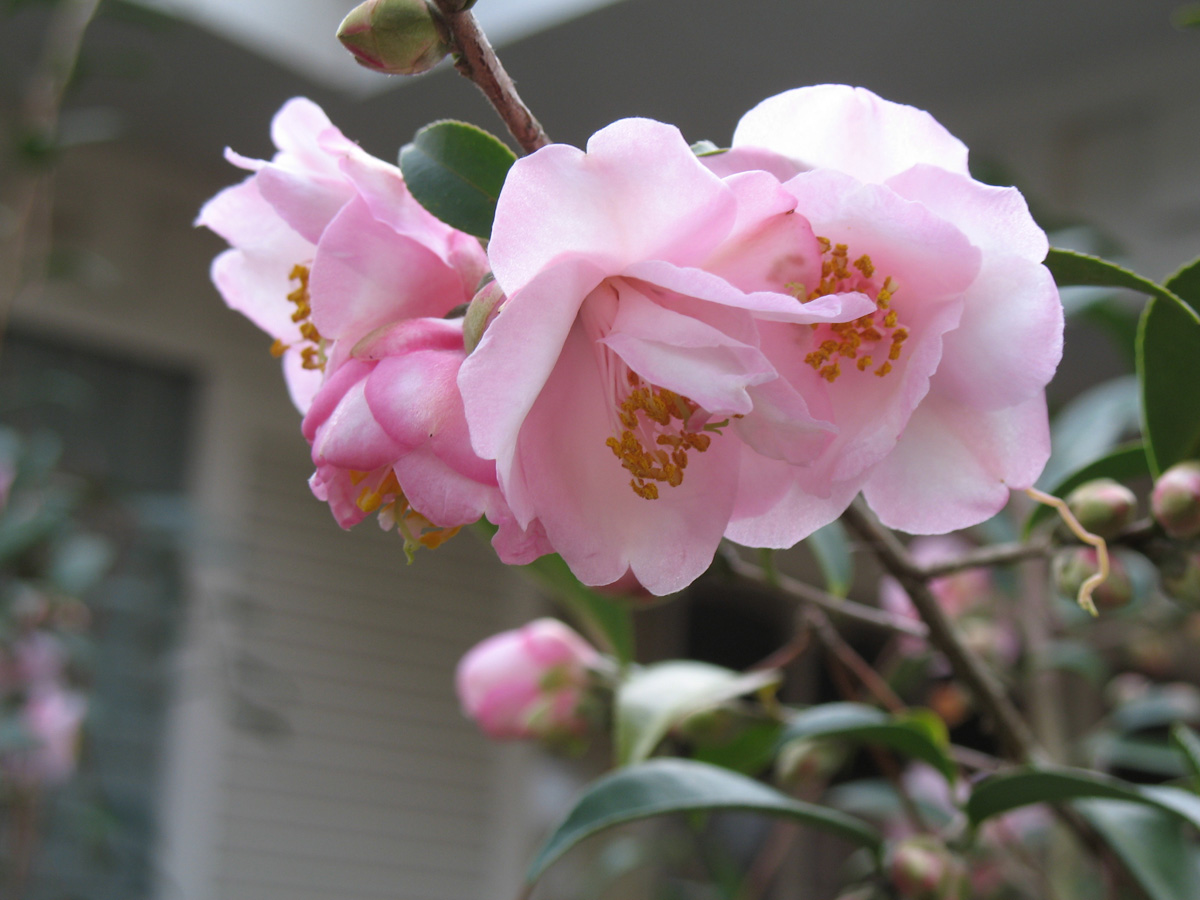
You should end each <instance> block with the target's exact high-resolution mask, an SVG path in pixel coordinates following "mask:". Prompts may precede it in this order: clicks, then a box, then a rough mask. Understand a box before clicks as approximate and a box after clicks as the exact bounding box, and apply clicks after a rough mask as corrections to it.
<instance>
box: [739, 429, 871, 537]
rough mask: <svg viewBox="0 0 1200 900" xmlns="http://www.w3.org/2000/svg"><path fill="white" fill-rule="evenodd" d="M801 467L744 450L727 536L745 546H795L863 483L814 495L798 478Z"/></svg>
mask: <svg viewBox="0 0 1200 900" xmlns="http://www.w3.org/2000/svg"><path fill="white" fill-rule="evenodd" d="M797 471H799V470H798V469H797V467H796V466H792V465H789V464H788V463H786V462H782V461H780V460H773V459H765V458H764V457H762V456H759V455H758V454H757V453H755V452H754V451H753V450H751V449H750V448H749V447H745V448H743V450H742V465H741V468H740V471H739V476H738V489H737V502H736V504H735V506H734V509H733V514H732V516H731V517H730V521H729V524H728V526H727V527H726V529H725V536H726V537H727V538H729V539H730V540H731V541H736V542H737V543H739V544H744V545H745V546H747V547H774V548H776V549H785V548H788V547H793V546H795V545H796V544H797V543H798V542H799V541H802V540H804V538H806V537H808V536H809V535H810V534H812V533H813V532H814V531H816V530H817V529H818V528H821V527H823V526H825V525H828V524H829V523H830V522H832V521H833V520H834V519H836V518H837V517H838V516H840V515H841V514H842V513H843V512H845V510H846V507H847V506H849V505H850V501H851V500H853V499H854V496H855V494H857V493H858V489H859V484H860V482H859V481H848V482H841V483H827V484H826V485H825V489H826V492H827V496H824V497H821V496H816V495H814V494H812V493H809V492H808V491H806V490H805V489H804V488H803V487H802V486H801V485H800V484H799V483H798V482H797V481H796V480H795V478H794V477H793V476H794V475H795V474H796V472H797Z"/></svg>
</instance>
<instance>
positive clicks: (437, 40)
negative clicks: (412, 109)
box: [337, 0, 450, 75]
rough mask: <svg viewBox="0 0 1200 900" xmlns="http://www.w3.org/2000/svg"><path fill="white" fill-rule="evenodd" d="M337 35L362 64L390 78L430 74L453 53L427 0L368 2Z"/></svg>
mask: <svg viewBox="0 0 1200 900" xmlns="http://www.w3.org/2000/svg"><path fill="white" fill-rule="evenodd" d="M337 36H338V40H339V41H341V42H342V46H344V47H345V48H346V49H347V50H349V51H350V52H351V53H352V54H354V59H355V61H356V62H358V64H359V65H361V66H365V67H366V68H368V69H372V70H374V71H376V72H384V73H386V74H388V75H419V74H421V73H422V72H428V71H429V70H430V69H432V68H433V67H434V66H436V65H437V64H438V63H439V62H441V61H442V58H443V57H445V55H446V54H447V53H449V52H450V44H449V42H448V40H447V38H446V36H445V35H444V34H443V32H442V26H441V23H440V21H439V19H438V16H437V14H436V13H435V12H434V10H433V9H431V8H430V6H429V4H428V3H426V2H425V0H366V2H365V3H360V4H359V5H358V6H356V7H354V9H352V10H350V13H349V14H348V15H347V16H346V18H344V19H343V20H342V24H341V25H339V26H338V31H337Z"/></svg>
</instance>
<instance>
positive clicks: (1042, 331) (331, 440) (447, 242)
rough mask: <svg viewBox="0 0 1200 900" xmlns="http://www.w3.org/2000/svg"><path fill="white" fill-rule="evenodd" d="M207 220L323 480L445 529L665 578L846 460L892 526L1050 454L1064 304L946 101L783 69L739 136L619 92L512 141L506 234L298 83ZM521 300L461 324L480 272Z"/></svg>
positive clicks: (220, 264)
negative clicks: (481, 236)
mask: <svg viewBox="0 0 1200 900" xmlns="http://www.w3.org/2000/svg"><path fill="white" fill-rule="evenodd" d="M272 136H273V138H274V141H275V145H276V146H277V147H278V150H279V152H278V153H277V154H276V155H275V157H274V159H272V160H271V161H269V162H266V161H258V160H251V159H247V158H245V157H241V156H238V155H236V154H234V153H232V152H229V153H228V154H227V155H228V158H229V159H230V161H231V162H233V163H234V164H236V165H238V166H240V167H242V168H245V169H249V170H250V171H251V172H253V174H252V175H251V176H250V177H249V178H247V179H246V180H245V181H243V182H242V183H241V184H238V185H235V186H233V187H231V188H228V189H226V190H225V191H222V192H221V193H220V194H218V195H217V196H216V197H214V198H213V199H212V200H211V201H209V203H208V204H207V205H206V206H205V207H204V209H203V210H202V211H201V213H200V217H199V219H198V222H199V224H202V225H206V226H208V227H209V228H211V229H213V230H214V231H216V232H217V233H218V234H220V235H221V236H222V237H224V238H225V239H226V240H228V241H229V243H230V244H231V245H232V248H231V249H230V250H228V251H226V252H225V253H222V254H221V255H220V256H219V257H218V258H217V259H216V261H215V262H214V264H213V271H212V275H213V280H214V282H215V283H216V285H217V287H218V289H219V290H220V291H221V293H222V294H223V295H224V297H225V299H226V301H227V302H228V304H229V305H230V306H231V307H233V308H234V309H236V310H239V311H240V312H242V313H244V314H245V315H247V316H248V317H249V318H250V319H251V320H253V321H254V322H255V323H256V324H257V325H259V326H260V327H261V328H263V329H264V330H265V331H267V332H268V333H269V334H270V335H271V336H273V337H274V338H275V345H274V349H275V352H276V353H278V354H280V355H281V356H282V357H283V365H284V373H285V376H286V378H287V382H288V386H289V388H290V390H291V395H292V398H293V400H294V401H295V403H296V405H297V406H298V407H299V409H300V410H301V412H302V413H303V414H304V422H303V432H304V435H305V437H306V438H307V439H308V441H309V442H310V443H311V445H312V458H313V462H314V464H315V466H316V472H315V474H314V475H313V477H312V479H311V482H310V483H311V487H312V490H313V493H314V494H316V496H317V497H319V498H320V499H322V500H325V501H327V502H328V503H329V506H330V508H331V509H332V511H333V514H334V516H335V517H336V519H337V521H338V522H339V523H340V524H341V525H343V526H344V527H349V526H351V525H353V524H355V523H356V522H359V521H361V520H362V519H363V518H364V517H365V516H367V515H368V514H370V513H376V512H377V513H378V514H379V515H380V519H381V522H382V523H383V524H384V525H385V526H388V525H393V524H395V525H397V526H398V527H399V528H400V530H401V531H402V532H403V533H404V535H405V537H406V539H407V540H409V541H410V542H420V543H424V544H427V545H435V544H436V543H438V542H439V541H440V540H442V539H444V538H445V537H446V536H447V535H448V534H450V533H452V531H453V530H454V529H456V528H457V527H459V526H462V525H464V524H467V523H470V522H474V521H476V520H478V519H479V518H480V517H481V516H486V517H487V519H488V520H490V521H491V522H492V523H494V524H495V525H496V526H498V531H497V533H496V536H495V538H494V541H493V544H494V546H495V549H496V551H497V553H498V554H499V556H500V558H501V559H502V560H503V561H505V562H508V563H524V562H528V561H530V560H531V559H533V558H535V557H537V556H539V555H541V554H543V553H547V552H557V553H559V554H561V555H562V557H563V558H564V559H565V560H566V561H567V563H568V564H569V565H570V567H571V569H572V571H574V573H575V574H576V575H577V576H578V577H579V578H580V579H581V580H582V581H584V582H585V583H587V584H594V585H603V584H608V583H611V582H614V581H617V580H618V579H621V578H624V577H627V576H630V575H631V576H632V577H633V578H636V579H637V581H638V582H640V583H641V585H642V586H644V587H645V588H646V589H648V590H650V591H652V592H654V593H656V594H663V593H668V592H670V591H675V590H678V589H680V588H682V587H684V586H686V585H687V584H689V583H690V582H691V581H692V580H693V579H695V578H696V577H697V576H698V575H700V574H701V573H702V572H703V571H704V569H705V568H706V567H707V566H708V564H709V563H710V562H711V560H712V558H713V555H714V553H715V551H716V549H717V546H718V543H719V542H720V541H721V539H722V538H729V539H731V540H733V541H736V542H737V543H740V544H744V545H748V546H753V547H775V548H781V547H789V546H792V545H793V544H795V543H796V542H797V541H799V540H801V539H803V538H804V537H805V536H807V535H808V534H810V533H811V532H813V531H814V530H815V529H817V528H819V527H821V526H822V525H825V524H826V523H828V522H830V521H832V520H833V519H835V518H836V517H838V516H839V515H840V514H841V513H842V511H843V510H844V509H845V508H846V506H847V505H848V504H849V503H850V501H851V500H852V499H853V498H854V497H855V496H856V495H857V494H858V493H859V492H861V493H862V494H863V495H864V497H865V499H866V502H867V503H868V504H869V505H870V506H871V508H872V509H873V510H874V512H875V513H876V515H877V516H878V517H879V518H880V520H881V521H882V522H883V523H884V524H885V525H888V526H890V527H893V528H898V529H901V530H904V531H908V532H912V533H940V532H947V531H951V530H955V529H959V528H963V527H966V526H969V525H972V524H975V523H978V522H980V521H983V520H984V519H986V518H988V517H990V516H991V515H993V514H994V513H996V512H997V511H998V510H999V509H1000V508H1001V507H1002V506H1003V505H1004V504H1005V502H1006V500H1007V498H1008V494H1009V491H1010V489H1020V488H1025V487H1028V486H1030V485H1031V484H1032V483H1033V481H1034V480H1035V479H1036V478H1037V476H1038V475H1039V473H1040V472H1041V470H1042V467H1043V466H1044V464H1045V462H1046V459H1047V456H1048V454H1049V449H1050V446H1049V430H1048V423H1047V414H1046V405H1045V395H1044V388H1045V385H1046V383H1047V382H1048V381H1049V380H1050V378H1051V376H1052V375H1053V373H1054V370H1055V368H1056V366H1057V364H1058V361H1059V357H1060V355H1061V348H1062V321H1063V320H1062V306H1061V303H1060V302H1059V298H1058V292H1057V290H1056V288H1055V285H1054V281H1053V279H1052V278H1051V276H1050V273H1049V271H1048V270H1047V269H1046V268H1045V267H1044V266H1043V265H1042V260H1043V259H1044V257H1045V255H1046V252H1047V241H1046V236H1045V234H1044V233H1043V231H1042V230H1041V229H1040V228H1039V227H1038V226H1037V225H1036V224H1035V223H1034V221H1033V219H1032V217H1031V216H1030V214H1029V211H1028V208H1027V206H1026V204H1025V201H1024V199H1023V198H1022V197H1021V195H1020V193H1019V192H1018V191H1016V190H1015V189H1013V188H1000V187H992V186H988V185H984V184H981V183H980V182H978V181H975V180H974V179H972V178H971V176H970V174H969V172H968V169H967V150H966V147H965V146H963V144H962V143H961V142H960V141H958V140H957V139H956V138H954V137H953V136H952V135H951V134H949V133H948V132H947V131H946V130H945V129H944V128H943V127H942V126H941V125H939V124H938V123H937V122H936V121H935V120H934V119H933V118H932V117H931V116H930V115H929V114H928V113H926V112H923V111H921V110H918V109H914V108H912V107H908V106H903V105H900V104H896V103H891V102H888V101H885V100H882V99H880V98H879V97H877V96H875V95H874V94H872V93H871V92H869V91H867V90H864V89H861V88H850V87H845V86H841V85H822V86H817V87H808V88H801V89H798V90H793V91H788V92H786V93H783V94H780V95H778V96H775V97H772V98H770V99H768V100H766V101H764V102H763V103H761V104H759V105H758V106H757V107H755V108H754V109H753V110H751V111H750V112H749V113H747V114H746V115H745V116H744V117H743V118H742V120H741V122H740V124H739V125H738V127H737V130H736V132H735V133H734V137H733V143H732V147H731V149H730V150H728V151H726V152H723V153H717V154H712V155H705V156H699V157H698V156H697V155H696V154H695V153H693V152H692V150H691V148H690V147H689V145H688V143H687V141H685V140H684V138H683V137H682V135H681V134H680V132H679V131H678V130H677V129H676V128H674V127H672V126H669V125H664V124H662V123H660V122H655V121H651V120H647V119H625V120H621V121H618V122H615V123H613V124H612V125H609V126H608V127H606V128H604V129H602V130H601V131H599V132H597V133H596V134H595V135H594V136H593V137H592V139H591V140H590V141H589V142H588V145H587V150H586V151H582V150H579V149H577V148H574V147H570V146H566V145H559V144H556V145H551V146H548V147H545V148H543V149H541V150H538V151H537V152H535V153H533V154H531V155H529V156H527V157H524V158H522V159H520V160H518V161H517V162H516V163H515V165H513V167H512V169H511V170H510V171H509V174H508V177H507V180H506V181H505V184H504V189H503V191H502V193H501V195H500V198H499V203H498V206H497V210H496V217H495V223H494V226H493V230H492V238H491V241H490V242H489V245H488V248H487V251H486V252H485V251H484V249H483V248H482V247H481V245H480V243H479V242H478V241H477V240H476V239H475V238H473V237H471V236H469V235H466V234H464V233H462V232H459V231H456V230H455V229H453V228H451V227H449V226H448V225H446V224H444V223H442V222H441V221H439V220H438V219H436V218H434V217H433V216H432V215H430V214H429V213H428V212H426V211H425V210H424V209H423V208H422V207H421V206H420V205H419V204H418V203H417V202H416V201H415V200H414V199H413V198H412V196H411V195H410V194H409V193H408V190H407V188H406V186H405V184H404V180H403V179H402V177H401V175H400V172H399V170H398V169H396V168H395V167H394V166H391V165H388V164H386V163H384V162H382V161H380V160H378V159H375V158H374V157H371V156H370V155H368V154H367V153H365V152H364V151H363V150H361V149H360V148H359V147H358V146H357V145H356V144H354V143H352V142H351V141H349V140H347V139H346V138H345V137H344V136H343V135H342V134H341V133H340V132H339V131H338V130H337V129H336V128H334V127H333V126H332V125H331V124H330V122H329V120H328V119H327V118H326V117H325V115H324V114H323V113H322V112H321V110H320V109H318V108H317V107H316V106H315V105H314V104H313V103H311V102H309V101H307V100H302V99H297V100H292V101H290V102H288V103H287V104H286V105H285V106H284V107H283V109H281V110H280V112H279V113H278V114H277V116H276V117H275V120H274V123H273V126H272ZM489 272H490V273H491V274H492V275H493V276H494V278H495V283H494V285H489V286H488V288H486V289H488V290H491V291H502V292H503V295H504V299H503V301H502V303H501V304H500V305H499V307H498V312H497V313H495V314H494V316H493V317H492V319H491V321H490V322H489V324H488V327H487V329H486V331H485V332H484V333H483V336H482V339H481V340H480V341H479V343H478V346H476V347H474V349H473V350H472V351H471V352H470V353H468V352H467V349H466V348H465V347H464V342H463V319H462V318H461V317H459V318H446V316H447V315H448V314H449V313H451V311H452V310H455V309H456V308H458V307H461V305H462V304H464V303H467V302H469V301H470V300H471V299H472V297H473V296H474V295H475V293H476V291H477V290H478V288H479V286H480V283H481V280H483V279H484V276H486V275H487V274H488V273H489Z"/></svg>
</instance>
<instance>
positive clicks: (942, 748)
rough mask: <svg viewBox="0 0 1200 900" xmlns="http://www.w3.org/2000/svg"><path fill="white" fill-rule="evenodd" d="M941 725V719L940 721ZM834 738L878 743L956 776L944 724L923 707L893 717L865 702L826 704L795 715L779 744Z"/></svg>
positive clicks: (946, 775) (953, 776) (950, 776)
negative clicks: (947, 750) (923, 712)
mask: <svg viewBox="0 0 1200 900" xmlns="http://www.w3.org/2000/svg"><path fill="white" fill-rule="evenodd" d="M937 721H938V723H939V724H940V720H937ZM802 738H805V739H810V740H811V739H814V738H831V739H837V740H844V741H855V742H859V743H864V744H876V745H880V746H884V747H887V748H888V749H890V750H894V751H896V752H897V753H900V754H903V755H904V756H910V757H912V758H913V759H919V760H921V761H922V762H926V763H929V765H931V766H933V767H934V768H935V769H937V770H938V771H939V772H941V773H942V774H943V775H944V776H945V777H946V778H947V780H950V781H953V780H954V778H955V777H956V775H957V768H956V767H955V765H954V761H953V760H952V759H950V757H949V755H948V754H947V752H946V748H947V746H948V743H949V742H948V740H947V738H946V733H945V726H944V725H943V726H941V727H940V728H939V727H938V724H934V723H933V721H931V717H930V716H926V715H923V714H922V712H921V711H920V710H913V711H912V712H911V713H910V714H909V715H905V716H896V717H893V716H890V715H888V714H887V713H885V712H884V711H883V710H880V709H876V708H875V707H873V706H866V705H865V704H862V703H823V704H821V705H820V706H813V707H811V708H809V709H806V710H805V711H804V712H802V713H800V714H798V715H796V716H795V717H794V718H793V719H792V720H791V721H790V722H788V725H787V727H786V728H785V729H784V731H783V734H782V735H781V736H780V743H781V744H783V743H786V742H788V741H793V740H799V739H802Z"/></svg>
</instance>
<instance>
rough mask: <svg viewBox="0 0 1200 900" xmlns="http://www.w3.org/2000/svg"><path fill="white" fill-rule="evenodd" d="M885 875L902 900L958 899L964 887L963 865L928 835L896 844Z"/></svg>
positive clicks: (962, 894)
mask: <svg viewBox="0 0 1200 900" xmlns="http://www.w3.org/2000/svg"><path fill="white" fill-rule="evenodd" d="M889 874H890V875H891V879H892V885H893V887H895V889H896V892H897V893H898V894H899V896H901V897H903V898H905V900H959V898H961V897H963V896H964V891H965V888H966V866H964V865H963V863H962V861H961V860H959V859H957V858H956V857H954V856H953V855H952V854H951V853H950V851H949V850H947V849H946V847H945V846H944V845H943V844H941V843H939V842H938V841H937V840H936V839H934V838H931V837H928V836H920V837H914V838H909V839H908V840H904V841H901V842H900V843H898V844H896V845H895V847H893V848H892V854H891V863H890V865H889Z"/></svg>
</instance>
